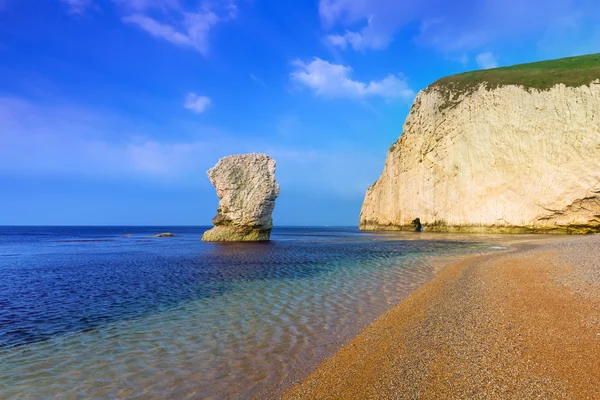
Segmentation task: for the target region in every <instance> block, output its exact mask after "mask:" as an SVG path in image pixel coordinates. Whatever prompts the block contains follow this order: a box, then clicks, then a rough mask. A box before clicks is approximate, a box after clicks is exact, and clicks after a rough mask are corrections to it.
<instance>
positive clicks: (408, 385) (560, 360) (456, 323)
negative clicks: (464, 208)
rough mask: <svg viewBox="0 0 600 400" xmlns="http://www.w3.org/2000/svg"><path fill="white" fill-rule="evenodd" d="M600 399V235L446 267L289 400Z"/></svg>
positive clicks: (528, 245) (514, 247)
mask: <svg viewBox="0 0 600 400" xmlns="http://www.w3.org/2000/svg"><path fill="white" fill-rule="evenodd" d="M599 397H600V236H598V235H595V236H578V237H574V236H573V237H565V236H561V237H543V238H542V239H531V240H526V241H522V240H521V241H519V240H515V241H514V242H513V243H511V244H510V250H508V251H506V252H501V253H496V254H487V255H478V256H474V257H470V258H466V259H464V260H461V261H459V262H456V263H454V264H451V265H447V266H445V267H444V268H443V269H442V270H441V271H440V272H439V273H438V274H437V275H436V277H435V278H434V279H433V280H432V281H430V282H428V283H427V284H425V285H423V286H422V287H420V288H419V289H418V290H416V291H415V292H414V293H413V294H412V295H411V296H409V297H408V298H407V299H405V300H404V301H402V302H401V303H400V304H398V305H397V306H396V307H394V308H392V309H391V310H389V311H388V312H386V313H385V314H383V315H382V316H381V317H379V318H378V319H377V320H376V321H375V322H374V323H372V324H371V325H370V326H368V327H367V328H366V329H365V330H364V331H363V332H362V333H361V334H359V335H358V336H357V337H356V338H354V339H353V340H352V341H351V342H349V343H348V344H347V345H346V346H345V347H344V348H342V349H341V350H340V351H339V352H338V353H336V354H335V355H334V356H333V357H331V358H329V359H328V360H326V361H324V362H323V363H322V364H321V365H320V366H319V367H318V368H317V369H316V370H315V371H314V372H313V373H312V374H310V375H309V376H308V377H307V378H306V379H304V380H303V381H302V382H300V383H299V384H297V385H296V386H294V387H293V388H292V389H291V390H290V391H289V392H288V393H286V395H285V396H284V398H287V399H333V398H338V399H355V398H356V399H358V398H381V399H389V398H396V399H405V398H410V399H412V398H422V399H428V398H430V399H433V398H435V399H444V398H477V399H508V398H553V399H562V398H564V399H575V398H577V399H593V398H599Z"/></svg>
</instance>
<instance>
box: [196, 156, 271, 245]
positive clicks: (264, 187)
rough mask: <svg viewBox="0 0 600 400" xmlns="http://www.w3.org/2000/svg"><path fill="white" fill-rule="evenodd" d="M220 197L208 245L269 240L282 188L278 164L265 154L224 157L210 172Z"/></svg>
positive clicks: (206, 237)
mask: <svg viewBox="0 0 600 400" xmlns="http://www.w3.org/2000/svg"><path fill="white" fill-rule="evenodd" d="M207 174H208V178H209V179H210V182H211V183H212V184H213V185H214V186H215V188H216V190H217V195H218V196H219V199H220V201H219V207H218V208H217V212H218V214H217V216H216V217H215V218H213V223H214V224H215V227H214V228H212V229H211V230H209V231H207V232H205V233H204V236H203V237H202V240H204V241H209V242H225V241H257V240H269V238H270V235H271V229H272V228H273V218H272V213H273V209H274V208H275V199H276V198H277V196H278V195H279V185H278V184H277V182H276V181H275V160H273V159H272V158H271V157H269V156H268V155H265V154H243V155H235V156H229V157H224V158H222V159H220V160H219V162H217V164H216V165H215V166H214V167H213V168H211V169H209V170H208V172H207Z"/></svg>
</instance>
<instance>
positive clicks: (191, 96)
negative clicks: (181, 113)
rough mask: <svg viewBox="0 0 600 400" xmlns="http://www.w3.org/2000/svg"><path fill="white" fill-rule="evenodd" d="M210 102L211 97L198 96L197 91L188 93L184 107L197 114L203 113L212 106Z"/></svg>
mask: <svg viewBox="0 0 600 400" xmlns="http://www.w3.org/2000/svg"><path fill="white" fill-rule="evenodd" d="M210 104H211V100H210V98H208V97H206V96H198V95H197V94H196V93H188V95H187V97H186V99H185V104H184V107H185V108H187V109H188V110H190V111H192V112H194V113H196V114H202V113H203V112H204V111H206V110H207V109H208V107H210Z"/></svg>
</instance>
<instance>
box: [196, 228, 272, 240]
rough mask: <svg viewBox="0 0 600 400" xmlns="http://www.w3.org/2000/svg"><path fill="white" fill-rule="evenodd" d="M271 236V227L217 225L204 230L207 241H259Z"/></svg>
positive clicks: (203, 236)
mask: <svg viewBox="0 0 600 400" xmlns="http://www.w3.org/2000/svg"><path fill="white" fill-rule="evenodd" d="M270 238H271V229H257V228H246V229H243V228H239V227H232V226H215V227H214V228H212V229H211V230H208V231H206V232H204V235H202V240H203V241H205V242H258V241H266V240H269V239H270Z"/></svg>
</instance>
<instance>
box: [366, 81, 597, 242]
mask: <svg viewBox="0 0 600 400" xmlns="http://www.w3.org/2000/svg"><path fill="white" fill-rule="evenodd" d="M448 98H451V99H452V100H453V101H452V102H450V103H449V102H448ZM415 218H419V219H420V221H421V223H422V224H423V226H424V228H425V229H426V230H438V231H492V232H557V233H590V232H600V81H598V80H596V81H594V82H591V83H590V84H589V85H583V86H579V87H568V86H565V85H563V84H557V85H556V86H554V87H552V88H550V89H548V90H537V89H531V88H529V89H525V88H523V87H521V86H516V85H508V86H501V87H496V88H493V89H490V88H487V87H485V85H481V86H480V87H479V88H477V89H476V90H474V91H470V92H468V93H456V94H455V95H452V93H451V94H450V96H448V93H443V92H441V91H440V90H439V89H438V88H436V87H430V88H428V89H427V90H425V91H422V92H420V93H419V95H418V96H417V98H416V100H415V103H414V105H413V107H412V109H411V112H410V114H409V115H408V118H407V119H406V122H405V125H404V133H403V134H402V135H401V136H400V138H399V140H398V141H397V142H396V143H395V144H394V145H393V146H392V147H391V148H390V151H389V153H388V157H387V160H386V164H385V168H384V171H383V173H382V175H381V177H380V178H379V180H378V181H377V182H376V183H375V184H373V185H372V186H371V187H370V188H369V189H368V190H367V194H366V197H365V201H364V203H363V207H362V211H361V216H360V227H361V229H364V230H383V229H407V230H409V229H410V230H413V229H414V225H413V224H412V221H414V220H415Z"/></svg>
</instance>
